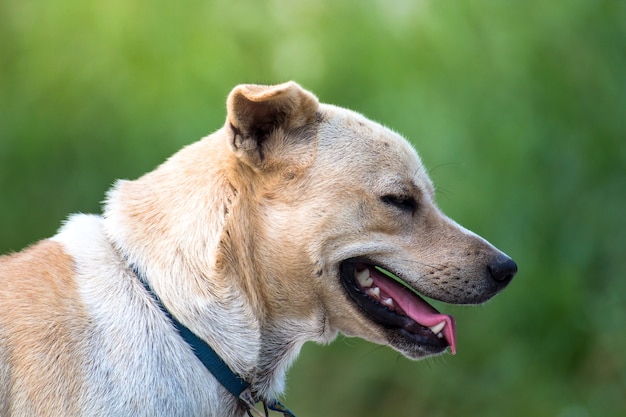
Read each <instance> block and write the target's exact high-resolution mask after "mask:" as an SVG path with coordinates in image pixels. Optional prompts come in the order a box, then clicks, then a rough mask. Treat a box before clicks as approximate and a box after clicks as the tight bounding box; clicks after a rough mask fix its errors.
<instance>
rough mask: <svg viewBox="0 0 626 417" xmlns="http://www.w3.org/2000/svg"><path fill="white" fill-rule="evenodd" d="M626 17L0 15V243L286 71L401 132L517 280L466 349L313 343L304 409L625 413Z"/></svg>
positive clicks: (13, 246) (112, 0)
mask: <svg viewBox="0 0 626 417" xmlns="http://www.w3.org/2000/svg"><path fill="white" fill-rule="evenodd" d="M625 42H626V2H624V1H618V0H615V1H602V0H572V1H546V0H529V1H524V2H522V1H505V0H491V1H490V0H466V1H449V0H413V1H411V0H378V1H369V2H368V1H363V0H351V1H330V0H326V1H319V0H318V1H279V0H275V1H237V0H228V1H226V0H219V1H198V0H190V1H186V2H174V1H163V0H154V1H142V0H123V1H120V0H109V1H92V0H87V1H82V2H79V1H70V0H51V1H47V2H43V1H33V0H0V251H2V252H7V251H14V250H19V249H20V248H22V247H24V246H25V245H28V244H29V243H31V242H34V241H36V240H38V239H41V238H45V237H47V236H50V235H52V234H54V233H55V230H56V229H57V228H58V227H59V225H60V223H61V222H62V221H63V219H64V218H65V217H66V216H67V215H68V213H72V212H78V211H81V212H99V210H100V201H102V199H103V196H104V193H105V191H106V190H107V189H108V188H109V186H110V185H111V184H112V182H113V181H114V179H116V178H120V177H123V178H135V177H137V176H139V175H141V174H142V173H144V172H146V171H149V170H151V169H153V168H154V167H155V166H156V165H157V164H159V163H160V162H161V161H163V160H164V159H165V158H166V157H167V156H169V155H170V154H172V153H174V152H175V151H176V150H177V149H179V148H181V147H182V146H183V145H185V144H187V143H190V142H192V141H195V140H197V139H199V138H200V137H202V136H204V135H206V134H208V133H210V132H212V131H214V130H216V129H218V128H219V127H221V125H222V123H223V121H224V118H225V104H224V103H225V97H226V95H227V94H228V92H229V91H230V89H231V88H232V87H233V86H234V85H236V84H239V83H243V82H254V83H275V82H282V81H286V80H289V79H293V80H296V81H298V82H299V83H301V84H302V85H303V86H304V87H306V88H309V89H311V90H313V91H314V92H315V93H316V94H317V95H318V96H319V98H320V100H321V101H323V102H329V103H334V104H338V105H341V106H345V107H349V108H352V109H354V110H357V111H359V112H361V113H364V114H365V115H366V116H368V117H370V118H372V119H374V120H377V121H380V122H382V123H384V124H386V125H388V126H390V127H392V128H393V129H394V130H396V131H398V132H400V133H402V134H404V135H405V136H406V137H407V138H409V139H410V140H411V141H412V142H413V143H414V144H415V146H416V147H417V149H418V150H419V151H420V154H421V155H422V158H423V160H424V162H425V163H426V165H427V166H428V167H429V168H430V172H431V176H432V177H433V179H434V181H435V182H436V184H437V185H438V201H439V204H440V205H441V206H442V208H443V209H444V210H445V211H446V212H447V213H448V214H449V215H450V216H451V217H453V218H455V219H456V220H458V221H459V222H460V223H462V224H463V225H465V226H467V227H468V228H470V229H472V230H474V231H476V232H477V233H479V234H481V235H483V236H485V237H486V238H487V239H489V240H490V241H492V242H493V243H494V244H496V245H497V246H499V247H500V248H501V249H503V250H504V251H506V252H507V253H509V254H510V255H511V256H513V257H514V258H515V259H516V260H517V261H518V264H519V267H520V272H519V274H518V277H517V278H516V279H515V280H514V281H513V283H512V284H511V285H510V287H509V288H508V289H507V291H505V292H504V293H502V294H501V295H500V296H498V297H496V298H495V299H494V300H493V301H491V302H489V303H488V304H487V305H486V306H485V307H471V308H470V307H449V306H443V307H441V308H442V309H443V310H445V311H446V312H451V313H453V314H454V315H455V316H456V318H457V322H458V354H457V355H456V356H454V357H452V356H449V355H446V356H444V357H440V358H435V359H430V360H426V361H421V362H411V361H409V360H407V359H404V358H403V357H400V356H399V355H398V354H396V353H394V352H393V351H391V350H390V349H388V348H381V347H377V346H374V345H371V344H369V343H366V342H363V341H360V340H355V339H347V338H339V340H338V341H336V342H334V343H333V344H332V345H331V346H330V347H324V346H316V345H313V344H307V345H306V346H305V348H304V349H303V351H302V353H301V355H300V358H299V360H298V362H297V363H296V364H295V365H294V367H293V368H292V370H291V372H290V374H289V380H288V390H287V393H286V397H285V402H286V403H287V404H288V405H289V406H290V408H292V409H293V410H294V411H295V412H296V414H297V415H298V416H299V417H307V416H420V415H424V416H425V415H428V416H501V415H506V416H558V417H585V416H623V415H626V336H625V332H624V331H625V323H626V267H625V266H624V264H625V262H626V146H625V144H624V141H625V140H626V122H625V120H626V77H625V74H626V48H625V45H626V43H625Z"/></svg>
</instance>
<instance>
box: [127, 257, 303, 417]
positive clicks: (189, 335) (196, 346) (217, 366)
mask: <svg viewBox="0 0 626 417" xmlns="http://www.w3.org/2000/svg"><path fill="white" fill-rule="evenodd" d="M131 269H132V271H133V273H134V274H135V276H136V277H137V278H138V279H139V281H140V282H141V283H142V284H143V286H144V288H145V290H146V291H147V292H148V294H150V296H151V297H152V299H153V300H154V302H155V303H156V304H157V306H158V307H159V309H160V310H161V311H162V312H163V314H165V316H166V317H167V318H168V319H169V320H170V321H171V323H172V325H173V326H174V328H175V329H176V331H177V332H178V333H179V335H180V336H181V337H182V339H183V340H184V341H185V342H186V343H187V344H188V345H189V347H190V348H191V349H192V350H193V352H194V354H195V355H196V357H197V358H198V359H199V360H200V362H202V364H203V365H204V367H205V368H207V370H208V371H209V372H210V373H211V374H212V375H213V376H214V377H215V379H217V381H218V382H219V383H220V384H221V385H222V386H223V387H224V388H226V389H227V390H228V392H230V393H231V394H232V395H233V396H234V397H236V398H238V399H239V400H240V401H241V402H242V403H243V404H244V406H245V407H246V409H247V412H248V414H249V415H256V414H257V413H258V415H260V416H263V414H260V412H258V410H257V409H256V403H257V402H259V401H257V400H256V399H255V395H254V394H253V392H252V390H251V388H250V384H249V383H248V382H246V381H245V380H244V379H243V378H241V376H239V375H237V374H236V373H235V372H233V371H232V370H231V369H230V368H229V367H228V365H227V364H226V363H225V362H224V360H222V358H221V357H220V356H219V355H218V354H217V353H216V352H215V350H213V348H211V346H209V345H208V344H207V343H206V342H205V341H204V340H202V339H200V338H199V337H198V336H196V335H195V334H194V333H193V332H192V331H191V330H189V329H188V328H187V327H186V326H185V325H183V324H182V323H181V322H179V321H178V320H176V318H175V317H174V316H172V314H171V313H170V312H169V311H168V310H167V309H166V308H165V306H164V305H163V303H162V302H161V300H160V299H159V297H158V296H157V295H156V294H155V293H154V291H153V290H152V288H150V284H148V282H147V281H146V279H145V277H144V276H143V275H142V273H141V272H140V271H139V269H138V268H137V267H135V266H131ZM261 402H262V403H263V409H264V410H265V416H266V417H267V410H268V409H269V410H272V411H278V412H282V413H283V415H284V416H285V417H295V416H294V414H293V413H292V412H291V411H290V410H289V409H288V408H287V407H285V406H284V405H283V404H281V403H280V402H279V401H278V400H276V399H270V400H265V399H264V400H261Z"/></svg>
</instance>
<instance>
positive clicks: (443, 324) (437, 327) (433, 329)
mask: <svg viewBox="0 0 626 417" xmlns="http://www.w3.org/2000/svg"><path fill="white" fill-rule="evenodd" d="M444 327H446V322H445V321H442V322H441V323H439V324H436V325H434V326H433V327H429V329H430V331H431V332H433V333H435V334H436V335H437V337H439V335H440V334H441V331H442V330H443V328H444ZM442 337H443V335H442ZM440 339H441V338H440Z"/></svg>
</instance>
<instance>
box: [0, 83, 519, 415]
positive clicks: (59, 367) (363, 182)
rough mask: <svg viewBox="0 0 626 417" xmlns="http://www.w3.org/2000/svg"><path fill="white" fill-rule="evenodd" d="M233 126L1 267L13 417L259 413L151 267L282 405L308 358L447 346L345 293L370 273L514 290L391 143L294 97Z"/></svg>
mask: <svg viewBox="0 0 626 417" xmlns="http://www.w3.org/2000/svg"><path fill="white" fill-rule="evenodd" d="M227 112H228V114H227V118H226V123H225V125H224V127H223V128H222V129H220V130H219V131H217V132H215V133H214V134H212V135H210V136H208V137H206V138H204V139H203V140H201V141H199V142H196V143H194V144H192V145H189V146H187V147H186V148H184V149H182V150H181V151H179V152H178V153H177V154H175V155H174V156H172V157H171V158H170V159H168V160H167V161H166V162H165V163H163V164H162V165H161V166H159V167H158V168H157V169H155V170H154V171H152V172H150V173H148V174H146V175H144V176H143V177H141V178H139V179H137V180H134V181H119V182H118V183H117V184H116V185H115V186H114V187H113V189H112V190H111V191H110V192H109V193H108V195H107V199H106V204H105V208H104V213H103V216H91V215H77V216H72V217H70V219H69V220H68V222H67V223H66V225H65V226H64V227H63V228H62V229H61V230H60V231H59V233H58V234H57V235H56V236H54V237H53V238H52V241H44V242H42V243H40V244H37V245H36V246H34V247H32V248H30V249H27V250H26V251H24V252H23V253H21V254H15V255H11V256H9V257H5V258H2V259H0V271H2V272H1V275H0V277H1V285H0V306H1V307H2V309H3V311H5V312H9V313H7V314H5V315H3V316H0V414H2V415H9V416H35V415H41V416H44V415H45V416H50V415H114V416H117V415H133V416H143V415H145V416H155V415H167V416H186V417H188V416H207V415H208V416H241V415H243V414H244V413H245V410H244V408H243V407H242V405H241V404H240V403H238V402H237V400H236V399H235V398H233V397H232V396H231V395H230V394H229V393H228V392H226V391H225V390H224V388H223V387H221V385H220V384H219V383H218V382H217V381H216V380H215V379H214V378H213V376H212V375H211V374H210V373H209V372H208V371H207V370H206V369H204V367H203V366H202V365H201V364H200V362H198V360H197V359H196V358H195V356H194V355H193V351H192V350H191V349H190V347H189V346H188V345H187V344H186V343H185V342H184V341H183V340H182V339H181V338H180V336H179V335H178V334H177V332H176V331H175V330H174V329H173V328H172V327H171V323H170V322H169V321H168V319H167V317H166V316H165V315H164V314H163V313H162V312H161V311H160V310H159V308H158V307H157V306H156V305H155V303H154V300H153V298H152V297H151V296H150V295H149V294H148V293H147V292H146V291H145V289H144V288H143V286H142V285H141V283H140V282H139V276H137V275H136V274H135V272H134V271H135V270H137V271H140V273H141V275H142V276H143V277H145V279H146V280H147V281H148V282H149V284H150V286H151V287H152V288H153V290H154V292H155V293H156V294H157V295H158V296H159V298H160V299H161V300H162V302H163V304H164V305H165V307H166V308H167V309H168V310H169V311H170V312H171V314H173V315H174V316H175V317H176V318H177V319H178V320H179V321H180V322H182V323H183V324H184V325H185V326H187V327H188V328H189V329H190V330H192V331H193V332H194V333H195V334H196V335H198V336H199V337H200V338H202V339H203V340H205V341H206V342H207V343H208V344H209V345H211V347H212V348H213V349H214V350H215V351H216V352H217V353H218V354H219V355H220V356H221V357H222V358H223V359H224V361H225V362H226V363H227V364H228V366H229V367H230V368H231V369H232V370H233V371H234V372H236V373H237V374H239V375H240V376H241V377H242V378H244V379H245V380H246V381H248V382H249V383H250V384H251V387H252V390H253V392H254V394H255V395H256V396H257V398H259V399H269V398H273V397H275V396H276V395H278V394H280V393H281V392H282V391H283V390H284V379H285V372H286V370H287V368H288V366H289V365H290V364H291V363H292V361H293V360H294V359H295V357H296V356H297V354H298V352H299V350H300V348H301V346H302V345H303V344H304V343H305V342H306V341H315V342H319V343H327V342H330V341H331V340H333V339H334V338H335V336H336V335H337V334H338V333H340V332H341V333H344V334H347V335H352V336H359V337H362V338H365V339H367V340H370V341H372V342H375V343H380V344H386V345H389V346H391V347H392V348H394V349H396V350H398V351H399V352H401V353H403V354H404V355H406V356H407V357H410V358H420V357H424V356H427V355H430V354H433V353H440V352H441V351H443V349H445V346H443V347H441V346H438V345H437V347H436V348H434V347H433V346H435V345H431V344H429V343H426V342H423V341H422V340H421V339H419V338H417V337H416V336H415V337H414V336H411V337H407V336H406V335H403V334H404V333H402V332H400V331H399V330H398V329H399V328H398V327H397V326H390V325H383V324H381V323H380V322H378V321H376V318H373V316H372V315H371V314H370V313H368V312H367V311H366V309H365V308H364V307H362V306H359V305H358V302H356V301H354V298H353V297H354V295H350V293H349V291H348V287H349V286H350V284H346V282H349V281H348V280H349V279H351V278H350V277H351V275H350V274H351V273H350V272H346V271H351V270H350V268H352V270H354V269H355V267H354V265H355V263H356V262H360V263H363V262H366V261H367V265H368V266H367V268H368V270H369V268H370V267H371V268H373V267H374V266H375V265H382V266H384V267H385V268H387V269H389V270H392V271H394V272H396V273H397V274H399V275H401V277H402V278H403V279H404V280H405V281H406V282H407V283H408V284H409V285H411V286H412V287H413V288H414V289H415V290H417V291H418V292H420V293H422V294H424V295H427V296H430V297H432V298H435V299H439V300H442V301H445V302H450V303H480V302H483V301H485V300H487V299H489V298H490V297H492V296H493V295H495V294H496V293H497V292H498V291H500V290H501V289H502V288H504V286H505V285H506V284H507V283H508V281H509V280H510V278H512V276H513V274H514V273H515V269H516V267H514V263H512V261H511V260H510V259H509V258H508V257H506V256H505V255H504V254H503V253H501V252H500V251H498V250H497V249H496V248H494V247H493V246H492V245H490V244H489V243H488V242H486V241H485V240H484V239H482V238H480V237H478V236H477V235H475V234H473V233H471V232H469V231H468V230H466V229H464V228H462V227H461V226H459V225H458V224H456V223H455V222H453V221H452V220H450V219H449V218H447V217H446V216H445V215H443V214H442V213H441V211H440V210H439V209H438V208H437V206H436V204H435V201H434V187H433V185H432V183H431V181H430V179H429V178H428V175H427V172H426V169H425V168H424V166H423V165H422V163H421V161H420V159H419V157H418V156H417V154H416V152H415V151H414V149H413V148H412V147H411V146H410V145H409V144H408V142H406V141H405V140H404V139H403V138H402V137H400V136H399V135H397V134H395V133H394V132H391V131H390V130H389V129H386V128H384V127H383V126H381V125H379V124H376V123H374V122H371V121H369V120H367V119H366V118H364V117H363V116H361V115H359V114H356V113H354V112H351V111H348V110H345V109H341V108H338V107H334V106H331V105H326V104H320V103H319V102H318V100H317V98H316V97H315V96H314V95H313V94H311V93H310V92H308V91H305V90H303V89H302V88H301V87H300V86H298V85H297V84H295V83H285V84H281V85H278V86H256V85H243V86H238V87H236V88H235V89H234V90H233V92H232V93H231V94H230V96H229V98H228V100H227ZM494 268H495V269H494ZM498 268H500V269H502V268H504V272H502V271H500V272H497V271H496V269H498ZM494 271H495V272H494ZM346 274H348V277H347V278H346ZM429 326H430V325H429ZM421 329H422V330H423V331H424V332H425V334H426V335H427V336H428V337H431V338H435V335H434V333H432V332H430V333H429V331H428V328H426V327H424V326H422V327H421ZM422 330H419V331H422ZM434 340H435V341H437V339H436V338H435V339H434ZM5 387H6V388H5Z"/></svg>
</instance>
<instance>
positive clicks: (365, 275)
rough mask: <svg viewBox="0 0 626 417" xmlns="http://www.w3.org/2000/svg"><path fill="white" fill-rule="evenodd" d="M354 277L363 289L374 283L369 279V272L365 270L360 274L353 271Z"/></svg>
mask: <svg viewBox="0 0 626 417" xmlns="http://www.w3.org/2000/svg"><path fill="white" fill-rule="evenodd" d="M354 276H355V277H356V280H357V281H358V282H359V285H360V286H361V287H363V288H369V287H371V286H372V284H373V283H374V280H373V279H372V278H371V277H370V270H369V269H367V268H365V269H364V270H362V271H361V272H358V271H354Z"/></svg>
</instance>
